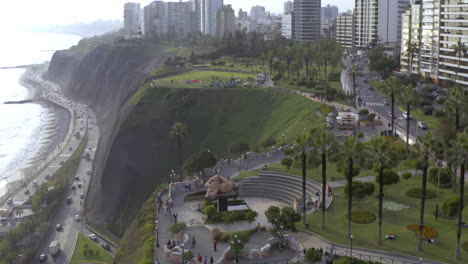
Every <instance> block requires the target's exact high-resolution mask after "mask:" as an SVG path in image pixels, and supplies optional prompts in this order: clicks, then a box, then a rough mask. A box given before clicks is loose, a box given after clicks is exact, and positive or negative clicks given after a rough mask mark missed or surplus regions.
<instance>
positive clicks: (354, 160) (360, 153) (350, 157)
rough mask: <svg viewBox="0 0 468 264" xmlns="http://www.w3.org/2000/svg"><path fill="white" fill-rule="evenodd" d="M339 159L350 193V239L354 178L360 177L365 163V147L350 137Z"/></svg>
mask: <svg viewBox="0 0 468 264" xmlns="http://www.w3.org/2000/svg"><path fill="white" fill-rule="evenodd" d="M336 157H337V159H336V160H340V161H341V166H342V168H340V169H341V170H342V171H343V172H344V174H345V176H346V181H347V183H348V185H349V188H350V190H351V191H350V192H349V193H348V237H349V236H350V235H351V209H352V205H353V196H352V192H353V177H355V176H357V175H359V168H360V167H359V166H360V165H361V164H363V163H364V161H365V157H366V154H365V152H364V146H363V145H362V144H361V143H360V142H359V141H358V140H357V139H356V138H355V137H354V136H351V137H348V138H347V139H345V141H344V143H343V144H342V145H340V146H339V149H338V153H337V156H336Z"/></svg>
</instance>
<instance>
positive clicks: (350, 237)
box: [349, 235, 354, 258]
mask: <svg viewBox="0 0 468 264" xmlns="http://www.w3.org/2000/svg"><path fill="white" fill-rule="evenodd" d="M353 238H354V236H353V235H350V236H349V239H350V240H351V258H353Z"/></svg>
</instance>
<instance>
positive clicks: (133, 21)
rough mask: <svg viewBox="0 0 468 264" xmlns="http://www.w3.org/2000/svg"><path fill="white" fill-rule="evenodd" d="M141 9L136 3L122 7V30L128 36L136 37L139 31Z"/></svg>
mask: <svg viewBox="0 0 468 264" xmlns="http://www.w3.org/2000/svg"><path fill="white" fill-rule="evenodd" d="M141 21H142V19H141V7H140V4H137V3H126V4H125V5H124V30H125V33H126V34H128V35H136V34H138V33H139V32H140V31H141Z"/></svg>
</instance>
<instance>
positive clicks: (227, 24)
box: [216, 5, 236, 38]
mask: <svg viewBox="0 0 468 264" xmlns="http://www.w3.org/2000/svg"><path fill="white" fill-rule="evenodd" d="M235 19H236V16H235V14H234V9H232V6H231V5H227V6H224V7H223V8H221V9H220V10H219V11H218V14H217V16H216V23H217V26H216V30H217V32H216V36H217V37H218V38H224V37H226V36H229V35H232V34H233V33H234V31H235V29H236V23H235Z"/></svg>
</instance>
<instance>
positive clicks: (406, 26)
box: [400, 3, 421, 73]
mask: <svg viewBox="0 0 468 264" xmlns="http://www.w3.org/2000/svg"><path fill="white" fill-rule="evenodd" d="M420 12H421V5H420V4H419V3H418V4H412V5H411V8H410V9H408V10H406V12H405V13H404V14H403V17H402V28H401V32H402V33H401V44H400V46H401V53H400V54H401V55H400V65H401V67H400V68H401V72H405V73H410V72H411V73H419V61H420V59H419V52H415V51H416V50H414V51H413V52H409V51H410V45H414V47H417V49H419V45H420V43H421V34H420V30H421V25H420V22H421V21H420V17H421V16H420V15H421V14H420Z"/></svg>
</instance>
